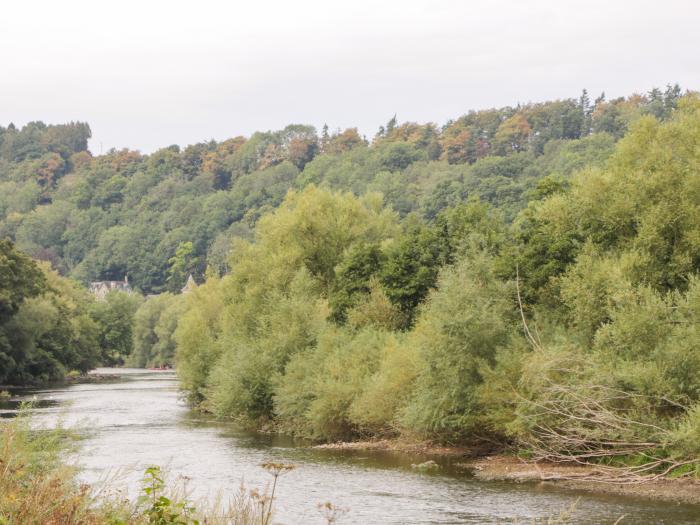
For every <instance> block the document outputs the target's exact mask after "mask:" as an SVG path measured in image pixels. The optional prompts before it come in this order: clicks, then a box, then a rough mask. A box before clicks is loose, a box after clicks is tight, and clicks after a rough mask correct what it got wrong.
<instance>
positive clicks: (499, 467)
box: [314, 439, 700, 505]
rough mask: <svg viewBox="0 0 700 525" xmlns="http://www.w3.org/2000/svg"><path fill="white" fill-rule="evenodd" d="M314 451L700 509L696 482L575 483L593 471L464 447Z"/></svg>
mask: <svg viewBox="0 0 700 525" xmlns="http://www.w3.org/2000/svg"><path fill="white" fill-rule="evenodd" d="M314 448H318V449H331V450H381V451H394V452H401V453H409V454H421V455H425V456H440V457H448V458H453V459H456V460H460V459H461V461H460V462H459V463H456V465H457V466H459V467H460V468H463V469H465V470H469V471H471V472H472V473H473V474H474V476H475V477H476V478H477V479H479V480H482V481H513V482H517V483H525V482H527V483H533V482H536V483H542V484H546V485H551V486H553V487H558V488H566V489H571V490H577V491H585V492H591V493H605V494H616V495H621V496H631V497H638V498H644V499H648V500H655V501H668V502H674V503H689V504H694V505H700V481H696V480H690V479H663V480H657V481H652V482H647V483H640V484H635V485H619V484H613V483H602V482H598V481H590V480H583V479H581V480H577V479H575V478H577V477H581V478H583V477H585V476H588V475H590V474H591V473H592V472H593V470H594V469H593V467H588V466H583V465H563V464H555V463H531V462H526V461H524V460H521V459H519V458H517V457H514V456H505V455H494V456H489V455H486V454H488V452H486V451H479V450H474V449H469V448H464V447H449V446H442V445H435V444H433V443H430V442H411V441H401V440H392V439H383V440H370V441H353V442H339V443H329V444H325V445H316V446H315V447H314Z"/></svg>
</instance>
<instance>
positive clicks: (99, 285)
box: [90, 276, 132, 301]
mask: <svg viewBox="0 0 700 525" xmlns="http://www.w3.org/2000/svg"><path fill="white" fill-rule="evenodd" d="M90 291H91V292H92V293H93V294H94V295H95V297H96V298H97V300H98V301H102V300H104V298H105V297H106V295H107V294H108V293H109V292H115V291H119V292H126V293H131V292H132V290H131V286H129V278H128V277H126V276H124V280H123V281H94V282H91V283H90Z"/></svg>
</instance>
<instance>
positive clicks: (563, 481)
mask: <svg viewBox="0 0 700 525" xmlns="http://www.w3.org/2000/svg"><path fill="white" fill-rule="evenodd" d="M461 465H462V466H464V468H467V469H470V470H471V471H472V472H473V473H474V476H475V477H476V478H477V479H481V480H484V481H494V480H506V481H514V482H539V483H543V484H551V485H553V486H556V487H564V488H568V489H574V490H581V491H586V492H598V493H601V492H602V493H606V494H617V495H621V496H633V497H639V498H645V499H651V500H657V501H670V502H674V503H691V504H695V505H698V504H700V482H699V481H696V480H691V479H661V480H656V481H650V482H646V483H638V484H629V485H621V484H616V483H605V482H600V481H591V480H588V479H586V480H584V479H581V480H577V479H575V478H577V477H585V476H588V475H590V474H591V473H592V472H593V471H594V468H593V467H588V466H583V465H562V464H554V463H530V462H525V461H523V460H520V459H518V458H515V457H511V456H488V457H484V458H480V459H475V460H470V461H465V462H464V463H462V464H461Z"/></svg>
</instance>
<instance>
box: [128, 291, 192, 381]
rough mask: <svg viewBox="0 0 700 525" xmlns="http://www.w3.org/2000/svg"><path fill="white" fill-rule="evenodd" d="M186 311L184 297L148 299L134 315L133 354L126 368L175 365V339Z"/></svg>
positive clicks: (166, 294) (160, 296)
mask: <svg viewBox="0 0 700 525" xmlns="http://www.w3.org/2000/svg"><path fill="white" fill-rule="evenodd" d="M184 309H185V303H184V298H183V297H182V296H177V295H173V294H170V293H167V292H166V293H163V294H160V295H156V296H153V297H148V298H146V300H145V301H144V302H143V303H141V305H140V306H139V307H138V309H137V310H136V312H135V313H134V317H133V334H132V336H133V351H132V352H131V354H130V355H129V357H128V359H127V360H126V364H127V365H130V366H135V367H140V368H143V367H154V366H172V365H174V364H175V348H176V343H175V339H174V335H175V330H176V329H177V323H178V320H179V318H180V316H181V314H182V313H183V311H184Z"/></svg>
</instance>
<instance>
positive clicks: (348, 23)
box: [0, 0, 700, 153]
mask: <svg viewBox="0 0 700 525" xmlns="http://www.w3.org/2000/svg"><path fill="white" fill-rule="evenodd" d="M699 22H700V2H696V1H695V0H664V1H658V0H654V1H652V0H635V1H627V0H605V1H602V0H591V1H587V2H582V1H578V0H567V1H564V0H488V1H487V0H481V1H478V2H477V1H472V0H464V1H457V0H430V1H421V0H400V1H399V0H396V1H394V0H391V1H381V0H373V1H370V0H350V1H342V2H340V1H333V0H293V1H290V0H288V1H284V0H279V1H273V0H252V1H251V0H248V1H245V2H241V1H233V0H229V1H215V0H190V1H187V2H183V1H177V0H169V1H160V0H140V1H135V0H118V1H117V0H84V1H83V0H63V1H60V2H59V1H55V0H45V1H38V0H22V1H19V0H17V1H6V2H3V5H2V11H1V14H0V65H1V66H0V67H2V77H1V81H0V124H2V125H7V124H8V123H9V122H14V123H15V124H17V125H22V124H25V123H26V122H28V121H30V120H43V121H44V122H47V123H61V122H66V121H69V120H82V121H88V122H89V123H90V125H91V127H92V131H93V140H92V141H91V149H92V151H93V152H94V153H99V151H100V146H102V148H103V149H104V150H105V151H106V150H107V149H108V148H111V147H117V148H121V147H129V148H133V149H139V150H141V151H144V152H151V151H153V150H155V149H157V148H159V147H164V146H167V145H170V144H180V145H185V144H190V143H194V142H199V141H203V140H208V139H210V138H214V139H224V138H228V137H232V136H235V135H240V134H244V135H249V134H250V133H252V132H253V131H256V130H268V129H279V128H282V127H284V126H285V125H286V124H289V123H308V124H313V125H315V126H317V127H319V128H320V127H321V126H322V125H323V123H324V122H327V123H328V125H329V126H330V127H331V128H332V129H335V128H338V127H340V128H345V127H349V126H353V127H354V126H357V127H359V128H360V131H361V132H362V133H365V134H367V135H368V136H371V135H372V134H373V133H374V132H375V131H376V129H377V128H378V126H379V125H380V124H382V123H384V122H386V121H387V120H388V119H389V118H390V117H391V116H392V115H393V114H394V113H396V114H397V115H398V118H399V120H400V121H404V120H412V121H419V122H425V121H433V122H437V123H439V124H442V123H444V122H445V121H446V120H448V119H450V118H454V117H457V116H459V115H461V114H463V113H465V112H466V111H467V110H469V109H481V108H487V107H493V106H502V105H514V104H517V103H518V102H528V101H541V100H548V99H554V98H565V97H570V96H571V97H576V96H578V95H579V94H580V91H581V88H583V87H586V88H588V90H589V92H591V95H592V96H597V95H598V94H599V93H600V92H601V91H602V90H605V92H606V93H607V94H608V95H609V96H620V95H627V94H630V93H632V92H635V91H646V90H649V89H650V88H652V87H654V86H659V87H663V86H664V85H665V84H666V83H669V82H671V83H673V82H679V83H680V84H681V86H682V87H683V88H690V89H699V88H700V58H698V50H699V49H700V31H699V30H698V23H699Z"/></svg>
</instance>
